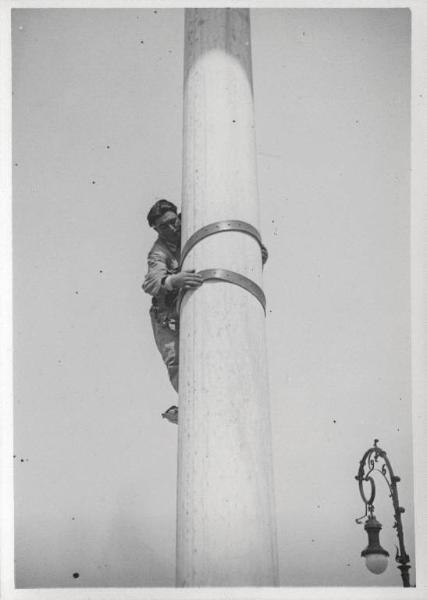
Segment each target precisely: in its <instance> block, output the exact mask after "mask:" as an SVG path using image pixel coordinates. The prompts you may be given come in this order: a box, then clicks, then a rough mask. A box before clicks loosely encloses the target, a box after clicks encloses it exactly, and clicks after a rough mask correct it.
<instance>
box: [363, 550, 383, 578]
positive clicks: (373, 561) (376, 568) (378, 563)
mask: <svg viewBox="0 0 427 600" xmlns="http://www.w3.org/2000/svg"><path fill="white" fill-rule="evenodd" d="M365 561H366V566H367V568H368V569H369V571H371V573H375V575H379V574H380V573H384V571H385V570H386V569H387V565H388V558H387V556H385V555H384V554H368V555H367V556H365Z"/></svg>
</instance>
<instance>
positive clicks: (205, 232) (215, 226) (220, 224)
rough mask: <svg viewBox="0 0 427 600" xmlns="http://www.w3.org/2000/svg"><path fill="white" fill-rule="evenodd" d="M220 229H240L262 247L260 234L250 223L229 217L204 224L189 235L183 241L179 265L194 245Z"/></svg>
mask: <svg viewBox="0 0 427 600" xmlns="http://www.w3.org/2000/svg"><path fill="white" fill-rule="evenodd" d="M222 231H241V232H242V233H247V234H248V235H251V236H252V237H253V238H255V239H256V241H257V242H258V244H259V245H260V248H262V241H261V235H260V233H259V231H258V229H256V227H254V226H253V225H251V224H250V223H246V222H245V221H238V220H236V219H234V220H232V219H229V220H227V221H216V222H215V223H210V224H209V225H205V226H204V227H201V228H200V229H198V230H197V231H196V232H195V233H193V235H191V236H190V237H189V238H188V240H187V241H186V242H185V244H184V247H183V249H182V250H181V266H182V264H183V262H184V260H185V258H186V256H187V254H188V253H189V252H190V250H192V249H193V248H194V246H195V245H196V244H197V243H198V242H200V241H201V240H203V239H205V238H206V237H208V236H210V235H213V234H214V233H221V232H222Z"/></svg>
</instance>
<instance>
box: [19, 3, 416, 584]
mask: <svg viewBox="0 0 427 600" xmlns="http://www.w3.org/2000/svg"><path fill="white" fill-rule="evenodd" d="M251 22H252V52H253V69H254V73H253V74H254V92H255V107H256V133H257V147H258V176H259V192H260V204H261V216H262V227H261V231H262V235H263V239H264V242H265V244H266V245H267V247H268V248H269V251H270V259H269V262H268V263H267V265H266V268H265V271H264V289H265V292H266V295H267V301H268V307H267V335H268V352H269V371H270V388H271V411H272V421H273V450H274V465H275V480H276V506H277V519H278V534H279V554H280V575H281V584H282V585H284V586H288V585H294V586H301V585H305V586H309V585H310V586H319V585H346V586H360V585H364V586H369V585H390V586H400V585H401V580H400V573H399V571H398V570H397V569H396V566H395V564H394V559H393V557H394V553H395V550H394V543H395V532H394V530H393V529H392V525H393V516H392V506H391V502H390V500H389V498H388V497H387V490H386V488H385V485H384V486H383V485H381V484H382V482H381V481H378V492H377V497H378V500H377V502H376V503H375V505H376V514H377V517H378V518H379V520H380V521H381V522H382V523H383V531H382V538H381V539H382V542H383V546H384V547H386V548H387V549H388V550H389V552H390V555H391V560H390V564H389V568H388V570H387V571H386V573H384V574H383V575H382V576H377V577H376V576H374V575H371V574H370V573H369V572H368V571H367V570H366V568H365V566H364V561H363V559H361V558H360V552H361V550H362V549H363V548H364V547H365V546H366V544H367V539H366V534H365V532H364V531H363V528H362V526H360V525H359V526H358V525H356V524H355V522H354V519H355V518H356V517H358V516H360V515H361V514H362V513H363V506H362V501H361V499H360V497H359V493H358V489H357V483H356V482H355V480H354V475H355V474H356V472H357V468H358V463H359V460H360V458H361V457H362V454H363V452H364V451H365V450H366V449H367V448H368V447H369V446H370V445H372V442H373V439H374V438H375V437H378V438H379V439H380V445H381V446H382V447H384V449H386V450H387V451H388V454H389V457H390V459H391V462H392V464H393V467H394V469H395V471H396V473H397V474H398V475H400V476H401V478H402V481H401V483H400V484H399V486H400V488H399V493H400V501H401V504H402V505H403V506H405V508H406V513H405V514H404V516H403V519H404V527H405V535H406V542H407V550H408V553H409V554H410V556H411V558H414V535H413V497H412V485H413V480H412V454H411V443H412V433H411V389H410V312H409V308H410V305H409V302H410V296H409V290H410V282H409V257H410V255H409V249H410V247H409V240H410V238H409V219H410V212H409V199H410V195H409V167H410V129H409V128H410V120H409V117H410V12H409V11H408V10H405V9H396V10H374V9H367V10H350V9H343V10H332V9H317V10H315V9H310V10H309V9H305V10H303V9H293V10H291V9H286V10H285V9H277V10H271V9H254V10H252V14H251ZM12 35H13V93H14V96H13V164H14V167H13V169H14V172H13V212H14V257H13V258H14V315H15V316H14V319H15V321H14V327H15V338H14V343H15V415H14V418H15V451H14V454H15V455H16V458H15V515H16V528H15V535H16V574H17V585H18V586H21V587H79V586H81V587H91V586H97V587H110V586H122V587H127V586H129V587H134V586H171V585H173V584H174V558H175V557H174V551H175V501H176V490H175V487H176V429H175V428H174V427H173V426H172V425H170V424H168V423H166V422H165V421H163V420H162V419H161V418H160V413H161V412H162V411H163V410H164V409H165V408H167V407H168V406H169V405H170V404H172V403H174V402H175V395H174V392H173V390H172V388H171V387H170V384H169V382H168V380H167V375H166V371H165V369H164V366H163V364H162V362H161V359H160V356H159V355H158V353H157V350H156V348H155V346H154V342H153V339H152V334H151V330H150V323H149V319H148V308H149V297H148V296H146V295H145V294H144V293H143V292H142V291H141V289H140V284H141V281H142V279H143V276H144V273H145V269H146V262H145V257H146V254H147V251H148V249H149V248H150V245H151V244H152V242H153V239H154V237H153V232H152V231H150V230H149V229H148V227H147V224H146V219H145V217H146V212H147V211H148V209H149V207H150V206H151V204H152V203H153V201H154V200H155V199H156V198H159V197H167V198H169V199H171V200H172V201H175V202H176V203H178V204H179V202H180V186H181V136H182V131H181V128H182V71H183V68H182V67H183V65H182V58H183V47H182V45H183V10H182V9H174V10H160V9H151V10H149V9H139V10H133V9H132V10H131V9H129V10H106V9H97V10H71V9H56V10H51V9H50V10H47V9H44V10H24V9H22V10H15V11H14V15H13V21H12ZM412 565H413V568H412V569H411V576H412V578H413V577H414V572H415V565H414V561H413V562H412ZM74 573H79V577H78V578H74V577H73V574H74Z"/></svg>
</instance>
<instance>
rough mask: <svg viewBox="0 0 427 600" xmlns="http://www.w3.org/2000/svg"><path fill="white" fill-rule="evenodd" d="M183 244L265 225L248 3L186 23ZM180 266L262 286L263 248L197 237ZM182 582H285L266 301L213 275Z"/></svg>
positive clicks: (197, 372) (188, 433) (183, 385)
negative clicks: (230, 225)
mask: <svg viewBox="0 0 427 600" xmlns="http://www.w3.org/2000/svg"><path fill="white" fill-rule="evenodd" d="M182 210H183V229H182V242H183V243H185V241H186V240H187V239H188V238H189V236H190V235H191V234H193V233H194V232H195V231H197V230H198V229H200V228H201V227H203V226H205V225H207V224H209V223H212V222H214V221H221V220H226V219H239V220H242V221H246V222H248V223H250V224H251V225H253V226H255V227H256V228H257V229H259V211H258V190H257V179H256V153H255V131H254V109H253V93H252V81H251V45H250V22H249V10H248V9H227V8H191V9H186V20H185V82H184V156H183V198H182ZM184 268H185V269H191V268H195V269H196V270H197V271H199V270H202V269H210V268H223V269H229V270H232V271H236V272H238V273H240V274H242V275H245V276H246V277H249V278H250V279H252V280H253V281H254V282H255V283H257V284H258V285H260V286H262V265H261V253H260V248H259V245H258V243H257V242H256V240H255V239H254V238H252V237H251V236H249V235H247V234H244V233H241V232H223V233H218V234H215V235H213V236H210V237H208V238H205V239H204V240H202V241H201V242H199V243H198V244H197V245H196V246H195V247H194V249H193V250H192V251H191V252H190V254H189V255H188V256H187V258H186V260H185V263H184ZM179 382H180V383H179V388H180V389H179V411H180V412H179V425H178V499H177V585H178V586H213V587H214V586H273V585H278V572H277V546H276V527H275V518H274V502H273V477H272V453H271V426H270V416H269V398H268V377H267V364H266V349H265V315H264V311H263V308H262V306H261V304H260V302H259V301H258V300H257V299H256V298H255V297H254V296H253V295H252V294H251V293H249V292H248V291H246V290H244V289H242V288H240V287H238V286H237V285H234V284H231V283H223V282H218V281H207V282H205V283H204V284H203V285H202V286H201V287H200V288H198V289H197V290H195V291H192V292H188V293H187V294H186V296H185V297H184V301H183V303H182V308H181V323H180V373H179Z"/></svg>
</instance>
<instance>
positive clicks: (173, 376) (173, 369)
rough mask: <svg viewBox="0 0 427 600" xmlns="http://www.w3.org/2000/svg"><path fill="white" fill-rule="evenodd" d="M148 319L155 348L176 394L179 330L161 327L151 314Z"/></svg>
mask: <svg viewBox="0 0 427 600" xmlns="http://www.w3.org/2000/svg"><path fill="white" fill-rule="evenodd" d="M150 317H151V324H152V326H153V333H154V339H155V341H156V346H157V348H158V350H159V352H160V354H161V356H162V358H163V362H164V363H165V365H166V368H167V370H168V374H169V379H170V381H171V384H172V386H173V388H174V390H175V391H176V392H178V374H179V330H176V331H173V330H172V329H170V328H169V327H168V326H167V325H162V324H161V323H159V322H158V321H157V320H156V318H155V315H154V314H153V313H152V312H151V313H150Z"/></svg>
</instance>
